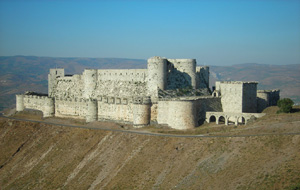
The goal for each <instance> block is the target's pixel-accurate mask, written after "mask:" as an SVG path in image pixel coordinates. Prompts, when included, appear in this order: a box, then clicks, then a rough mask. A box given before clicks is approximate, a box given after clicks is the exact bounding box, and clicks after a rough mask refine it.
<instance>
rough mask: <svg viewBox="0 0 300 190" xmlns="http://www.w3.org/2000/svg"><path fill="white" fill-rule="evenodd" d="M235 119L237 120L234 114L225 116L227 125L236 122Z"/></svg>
mask: <svg viewBox="0 0 300 190" xmlns="http://www.w3.org/2000/svg"><path fill="white" fill-rule="evenodd" d="M236 120H237V118H236V117H235V116H229V117H228V118H227V121H228V125H232V124H236Z"/></svg>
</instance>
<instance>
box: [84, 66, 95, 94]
mask: <svg viewBox="0 0 300 190" xmlns="http://www.w3.org/2000/svg"><path fill="white" fill-rule="evenodd" d="M97 76H98V75H97V70H96V69H85V70H84V72H83V75H82V79H83V94H82V97H83V98H92V97H94V94H93V92H94V91H95V89H96V84H97Z"/></svg>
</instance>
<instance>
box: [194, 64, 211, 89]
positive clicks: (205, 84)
mask: <svg viewBox="0 0 300 190" xmlns="http://www.w3.org/2000/svg"><path fill="white" fill-rule="evenodd" d="M196 80H197V85H196V88H208V89H209V67H208V66H204V67H196Z"/></svg>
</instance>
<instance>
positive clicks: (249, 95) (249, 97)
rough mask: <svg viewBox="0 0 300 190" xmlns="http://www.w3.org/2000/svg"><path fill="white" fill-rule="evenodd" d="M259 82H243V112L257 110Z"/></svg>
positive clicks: (254, 111)
mask: <svg viewBox="0 0 300 190" xmlns="http://www.w3.org/2000/svg"><path fill="white" fill-rule="evenodd" d="M256 93H257V82H244V83H243V110H242V112H243V113H256V112H257V100H256Z"/></svg>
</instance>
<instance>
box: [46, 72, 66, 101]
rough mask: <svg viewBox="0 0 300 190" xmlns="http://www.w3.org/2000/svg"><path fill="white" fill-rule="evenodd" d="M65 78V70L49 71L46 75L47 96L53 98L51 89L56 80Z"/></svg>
mask: <svg viewBox="0 0 300 190" xmlns="http://www.w3.org/2000/svg"><path fill="white" fill-rule="evenodd" d="M64 76H65V69H50V73H49V74H48V96H49V97H53V94H52V92H53V88H54V87H55V84H56V79H57V78H59V77H64Z"/></svg>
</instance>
